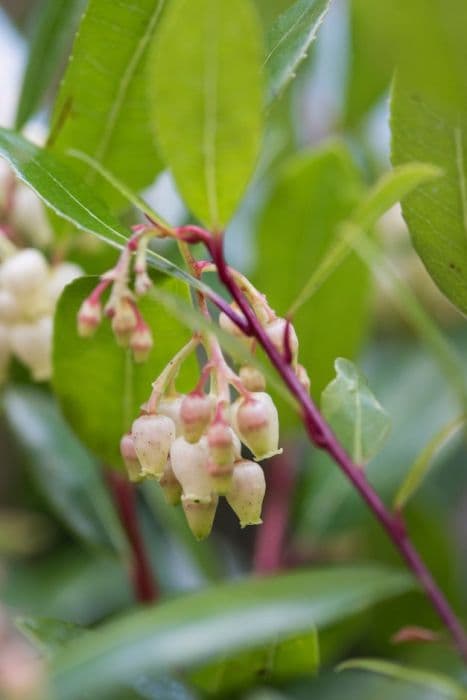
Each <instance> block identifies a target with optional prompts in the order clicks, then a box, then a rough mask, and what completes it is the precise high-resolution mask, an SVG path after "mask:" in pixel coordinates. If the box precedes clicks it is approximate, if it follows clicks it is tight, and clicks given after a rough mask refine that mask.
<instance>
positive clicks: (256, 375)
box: [240, 365, 266, 391]
mask: <svg viewBox="0 0 467 700" xmlns="http://www.w3.org/2000/svg"><path fill="white" fill-rule="evenodd" d="M240 379H241V380H242V384H243V386H244V387H245V389H247V391H264V390H265V388H266V379H265V377H264V374H263V373H262V372H260V371H259V369H256V367H253V365H243V367H240Z"/></svg>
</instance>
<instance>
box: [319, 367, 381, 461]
mask: <svg viewBox="0 0 467 700" xmlns="http://www.w3.org/2000/svg"><path fill="white" fill-rule="evenodd" d="M335 368H336V378H335V379H333V381H332V382H331V383H330V384H328V386H327V387H326V389H325V390H324V391H323V393H322V396H321V410H322V411H323V415H324V416H325V418H326V420H327V421H328V423H329V424H330V425H331V427H332V429H333V430H334V432H335V434H336V435H337V437H338V438H339V440H340V442H341V443H342V444H343V445H344V447H345V448H346V450H347V452H348V453H349V454H350V456H351V457H352V458H353V460H354V461H355V462H357V464H366V462H369V460H370V459H371V458H372V457H374V455H375V454H377V453H378V452H379V450H380V449H381V447H382V445H383V444H384V442H385V440H386V438H387V436H388V432H389V428H390V419H389V416H388V414H387V413H386V411H385V410H384V408H383V407H382V406H381V404H380V403H379V402H378V400H377V399H376V398H375V396H374V395H373V393H372V391H371V389H370V387H369V386H368V382H367V380H366V378H365V377H364V376H363V374H362V373H361V372H360V370H359V369H358V368H357V367H356V366H355V365H354V364H353V363H352V362H349V361H348V360H344V359H343V358H341V357H340V358H338V359H337V360H336V362H335Z"/></svg>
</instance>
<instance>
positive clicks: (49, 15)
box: [15, 0, 86, 130]
mask: <svg viewBox="0 0 467 700" xmlns="http://www.w3.org/2000/svg"><path fill="white" fill-rule="evenodd" d="M85 5H86V0H45V1H44V2H42V3H40V6H39V8H38V10H37V17H36V18H35V26H34V31H33V35H32V39H31V45H30V48H29V55H28V62H27V65H26V70H25V74H24V78H23V84H22V88H21V94H20V97H19V102H18V108H17V112H16V122H15V127H16V129H18V130H19V129H21V128H22V127H23V126H24V125H25V124H26V122H27V121H28V119H29V118H30V117H32V116H33V115H34V113H35V112H36V110H37V109H38V108H39V107H40V106H41V102H42V101H43V99H44V94H45V92H46V91H47V90H48V89H49V88H50V84H51V82H52V81H53V80H54V79H56V78H57V75H56V74H57V64H58V66H59V67H61V64H62V63H63V61H64V59H65V55H66V51H67V50H68V49H69V45H70V44H71V41H72V37H73V34H74V32H75V31H76V25H77V24H78V20H79V18H80V15H81V13H82V12H83V10H84V8H85Z"/></svg>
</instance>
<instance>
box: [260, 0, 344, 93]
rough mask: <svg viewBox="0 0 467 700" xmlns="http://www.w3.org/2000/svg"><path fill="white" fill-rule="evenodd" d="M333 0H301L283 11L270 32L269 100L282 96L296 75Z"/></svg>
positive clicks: (267, 54)
mask: <svg viewBox="0 0 467 700" xmlns="http://www.w3.org/2000/svg"><path fill="white" fill-rule="evenodd" d="M330 1H331V0H298V2H295V3H294V4H293V5H292V6H291V7H289V8H288V9H287V10H286V11H285V12H284V13H283V14H281V15H280V16H279V17H278V18H277V20H276V22H275V23H274V24H273V26H272V28H271V30H270V31H269V33H268V37H267V43H266V60H265V68H266V70H267V73H268V76H269V80H268V82H269V100H270V101H272V100H274V99H275V98H276V97H278V96H279V95H280V94H281V93H282V92H283V90H284V89H285V88H286V87H287V85H288V83H289V82H290V81H291V80H293V78H295V75H296V72H297V70H298V67H299V66H300V63H301V62H302V61H304V60H305V58H306V57H307V52H308V50H309V48H310V45H311V43H312V42H313V41H314V39H315V38H316V34H317V32H318V29H319V27H320V25H321V23H322V21H323V19H324V16H325V15H326V12H327V11H328V8H329V5H330Z"/></svg>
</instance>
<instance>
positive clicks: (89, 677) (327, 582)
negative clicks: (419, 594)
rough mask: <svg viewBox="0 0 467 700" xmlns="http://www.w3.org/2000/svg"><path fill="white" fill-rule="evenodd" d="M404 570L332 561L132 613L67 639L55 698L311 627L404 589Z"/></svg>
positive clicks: (192, 663) (55, 675)
mask: <svg viewBox="0 0 467 700" xmlns="http://www.w3.org/2000/svg"><path fill="white" fill-rule="evenodd" d="M411 586H412V582H411V579H410V578H409V577H408V576H406V575H405V574H402V573H398V572H396V571H391V570H389V569H386V568H379V567H372V566H370V567H358V568H351V567H348V568H346V567H344V568H340V567H334V568H332V569H322V570H317V569H315V570H313V571H301V572H297V573H293V574H288V575H282V576H277V577H274V578H269V579H264V580H246V581H243V582H240V583H239V582H236V583H229V584H225V585H223V586H217V587H216V588H209V589H206V590H203V591H201V592H198V593H195V594H193V595H190V596H185V597H183V598H178V599H175V600H169V601H165V602H163V603H160V604H159V605H157V606H155V607H146V608H145V610H141V611H137V612H132V613H129V614H127V615H124V616H122V617H121V618H120V619H119V620H116V621H114V622H111V623H108V624H104V625H103V626H102V627H101V628H100V629H98V630H93V631H92V632H90V633H89V635H87V637H86V640H80V639H77V640H76V641H73V642H71V643H70V644H69V645H68V647H67V649H66V650H64V651H63V652H62V653H61V654H60V655H59V656H58V657H57V658H56V661H55V664H54V672H53V676H52V683H53V687H54V689H55V691H56V693H57V695H58V696H59V697H60V698H61V700H72V699H73V698H78V697H81V696H82V695H83V694H84V693H86V692H92V693H93V694H94V696H98V695H99V691H102V690H103V689H110V688H114V687H116V686H118V685H119V684H120V683H122V682H125V683H126V682H128V681H131V679H132V678H134V677H135V676H136V675H138V674H140V673H144V672H145V671H148V670H150V671H151V673H153V674H159V673H167V672H170V671H171V670H173V669H177V670H181V669H191V668H193V666H195V665H197V664H202V663H207V662H209V661H211V660H215V659H216V658H217V659H219V657H222V656H224V655H226V654H235V653H236V652H238V651H240V650H242V651H246V650H248V649H250V650H251V649H254V648H257V647H259V646H262V645H264V644H266V643H268V642H270V641H272V639H275V640H283V639H287V638H290V637H295V636H296V635H298V634H301V633H302V634H303V633H309V631H310V628H313V627H314V626H316V627H317V628H318V629H320V628H321V627H324V626H326V625H329V624H331V623H332V622H335V621H336V620H338V619H342V618H344V617H346V616H348V615H350V614H355V613H356V612H358V611H361V610H364V609H366V608H367V607H368V606H369V605H371V604H373V603H376V602H377V601H381V600H384V599H386V598H388V597H391V596H394V595H398V594H400V593H402V592H405V591H407V590H408V589H409V588H410V587H411Z"/></svg>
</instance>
